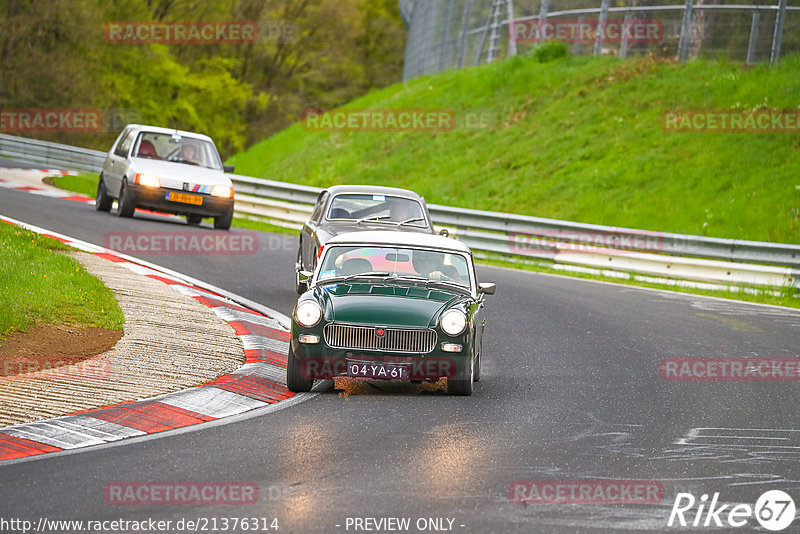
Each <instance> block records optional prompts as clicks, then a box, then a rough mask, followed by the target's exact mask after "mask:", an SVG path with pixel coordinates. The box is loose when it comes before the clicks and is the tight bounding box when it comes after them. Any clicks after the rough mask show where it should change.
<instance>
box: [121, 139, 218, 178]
mask: <svg viewBox="0 0 800 534" xmlns="http://www.w3.org/2000/svg"><path fill="white" fill-rule="evenodd" d="M147 134H149V135H159V136H165V137H171V136H172V135H174V134H173V133H165V132H158V131H153V130H139V131H138V132H137V133H136V141H135V142H134V143H133V146H132V147H131V151H130V156H129V157H130V158H136V159H146V160H148V161H163V162H166V163H172V164H178V165H188V166H190V167H199V168H201V169H210V170H213V171H222V170H223V165H222V158H221V157H220V155H219V151H218V150H217V145H216V144H214V142H213V141H212V140H210V139H207V138H204V137H196V136H193V135H185V134H179V135H180V137H181V145H180V146H182V145H183V139H191V140H192V141H194V142H195V143H202V144H203V145H206V146H207V151H208V155H209V157H210V158H211V159H212V160H214V161H211V162H210V163H212V164H213V166H208V165H200V164H196V165H195V164H191V163H184V162H181V161H174V160H169V159H167V158H166V154H163V155H161V157H160V158H159V159H151V158H142V157H141V156H138V155H136V154H138V153H139V147H140V146H141V144H142V141H143V140H144V136H145V135H147Z"/></svg>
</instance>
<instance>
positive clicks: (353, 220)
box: [323, 191, 432, 229]
mask: <svg viewBox="0 0 800 534" xmlns="http://www.w3.org/2000/svg"><path fill="white" fill-rule="evenodd" d="M373 195H380V196H382V197H384V199H388V198H396V199H402V200H407V201H409V202H414V203H416V204H417V206H418V207H419V210H420V213H421V214H422V217H420V221H419V222H421V223H423V224H421V225H418V224H413V223H406V224H405V225H404V226H408V227H410V228H420V229H422V228H426V229H427V228H432V226H431V221H430V219H429V218H428V210H427V207H426V206H425V202H423V201H422V200H420V199H419V198H414V197H411V196H408V195H401V194H395V193H377V192H368V191H342V192H341V193H337V194H335V195H333V196H332V197H331V198H329V199H328V201H327V206H325V210H324V213H323V217H324V219H325V221H327V222H330V223H339V222H344V223H352V224H356V223H358V222H359V219H363V218H362V217H351V218H341V217H334V218H331V217H329V215H330V212H331V210H332V209H333V204H334V202H336V199H337V198H339V197H342V196H373ZM384 201H385V200H384ZM370 216H372V214H368V215H367V216H366V217H370ZM399 222H402V221H392V220H378V221H376V220H364V221H362V223H366V224H380V225H390V226H396V227H401V226H400V225H399V224H398V223H399Z"/></svg>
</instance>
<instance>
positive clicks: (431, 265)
mask: <svg viewBox="0 0 800 534" xmlns="http://www.w3.org/2000/svg"><path fill="white" fill-rule="evenodd" d="M411 264H412V265H413V266H414V270H415V271H417V273H418V274H420V275H422V276H426V277H428V279H430V280H454V281H458V282H460V281H461V276H459V274H458V271H456V269H455V268H454V267H453V266H452V265H445V264H444V255H443V254H439V253H437V252H428V251H425V250H416V251H414V256H413V257H412V258H411Z"/></svg>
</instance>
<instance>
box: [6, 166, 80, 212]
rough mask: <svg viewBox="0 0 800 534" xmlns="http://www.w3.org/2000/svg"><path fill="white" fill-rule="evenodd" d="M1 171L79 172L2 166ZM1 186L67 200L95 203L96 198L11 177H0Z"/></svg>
mask: <svg viewBox="0 0 800 534" xmlns="http://www.w3.org/2000/svg"><path fill="white" fill-rule="evenodd" d="M0 171H2V172H4V171H35V172H41V173H43V174H45V173H46V174H47V175H53V174H61V175H70V176H74V175H77V174H78V173H76V172H72V171H57V170H49V169H48V170H44V169H42V170H39V169H7V168H2V169H0ZM0 187H4V188H6V189H14V190H16V191H25V192H26V193H30V194H32V195H39V196H43V197H51V198H63V199H66V200H74V201H76V202H84V203H86V204H94V199H93V198H90V197H87V196H84V195H79V194H77V193H71V192H69V191H64V190H63V189H58V188H57V187H39V186H33V185H30V184H29V183H25V182H19V181H16V180H13V179H9V178H0Z"/></svg>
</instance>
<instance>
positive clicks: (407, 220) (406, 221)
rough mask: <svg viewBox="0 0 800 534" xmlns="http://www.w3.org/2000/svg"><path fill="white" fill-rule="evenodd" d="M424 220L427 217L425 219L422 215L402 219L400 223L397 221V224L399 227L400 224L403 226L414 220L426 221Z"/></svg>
mask: <svg viewBox="0 0 800 534" xmlns="http://www.w3.org/2000/svg"><path fill="white" fill-rule="evenodd" d="M424 220H425V219H423V218H422V217H414V218H413V219H406V220H405V221H400V222H399V223H397V226H398V227H399V226H403V225H404V224H409V223H412V222H417V221H424Z"/></svg>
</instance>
